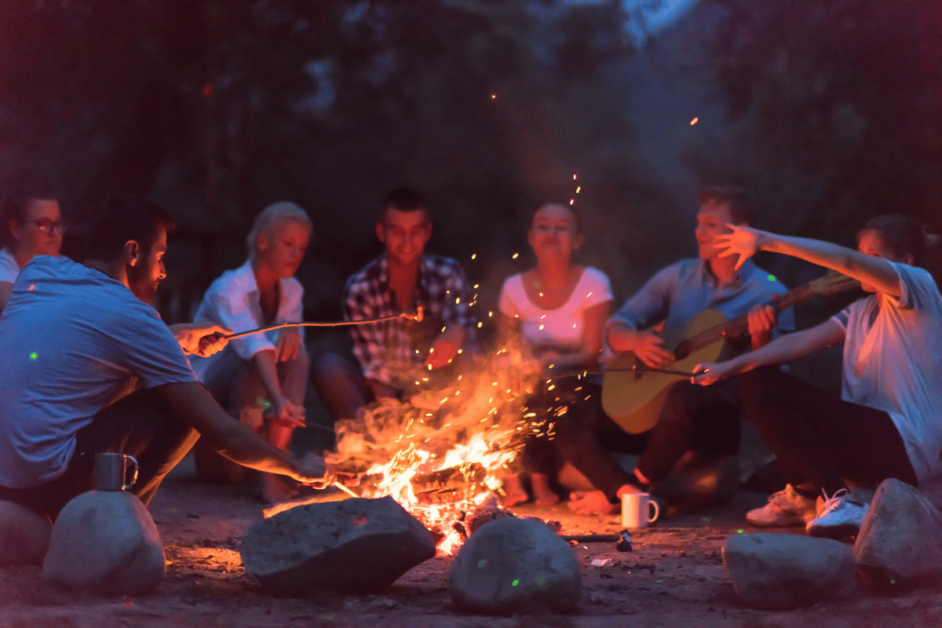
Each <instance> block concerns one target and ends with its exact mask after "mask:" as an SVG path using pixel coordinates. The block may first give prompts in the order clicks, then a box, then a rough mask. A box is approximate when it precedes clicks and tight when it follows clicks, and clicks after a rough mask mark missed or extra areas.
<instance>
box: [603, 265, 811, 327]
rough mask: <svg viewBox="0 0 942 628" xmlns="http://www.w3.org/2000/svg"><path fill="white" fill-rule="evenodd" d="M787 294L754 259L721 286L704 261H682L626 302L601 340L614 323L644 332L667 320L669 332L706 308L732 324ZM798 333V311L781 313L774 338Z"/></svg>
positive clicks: (663, 272)
mask: <svg viewBox="0 0 942 628" xmlns="http://www.w3.org/2000/svg"><path fill="white" fill-rule="evenodd" d="M786 292H788V289H787V288H786V287H785V286H784V285H782V283H781V282H780V281H778V280H777V279H776V278H775V277H773V276H772V275H770V274H769V273H767V272H766V271H764V270H762V269H761V268H759V267H758V266H756V265H755V264H754V263H753V262H752V260H746V262H745V263H744V264H743V265H742V268H740V269H739V272H738V273H737V274H736V277H735V278H734V280H733V281H731V282H729V283H726V284H723V285H719V284H718V282H717V279H716V276H715V275H713V273H711V272H710V270H709V268H708V267H707V263H706V261H705V260H702V259H699V258H695V259H684V260H681V261H679V262H677V263H675V264H671V265H670V266H668V267H667V268H664V269H663V270H661V271H660V272H658V273H657V274H656V275H654V277H652V278H651V279H650V280H649V281H648V282H647V283H646V284H645V285H644V287H642V288H641V289H640V290H639V291H638V292H637V293H636V294H635V295H634V296H633V297H631V298H630V299H628V302H627V303H625V304H624V305H623V306H622V307H621V309H619V310H618V311H617V312H615V314H614V315H613V316H612V317H611V318H610V319H609V320H608V322H607V323H606V324H605V332H603V336H602V337H603V338H605V337H606V336H607V332H608V328H609V327H611V326H612V325H614V324H615V323H623V324H625V325H628V326H629V327H631V328H632V329H635V330H639V329H641V330H643V329H646V328H648V327H651V326H653V325H657V324H659V323H660V322H661V321H666V323H667V328H668V329H672V328H675V327H679V326H681V325H683V324H684V323H686V322H687V321H689V320H690V319H692V318H693V317H694V316H696V315H697V314H699V313H700V312H703V311H704V310H707V309H713V310H718V311H719V312H720V313H721V314H723V316H725V317H726V318H727V320H728V319H731V318H735V317H737V316H740V315H742V314H746V313H747V312H749V310H751V309H752V308H753V306H755V305H758V304H763V303H768V302H769V301H771V300H772V299H773V297H775V296H776V295H783V294H785V293H786ZM794 330H795V312H794V311H793V310H792V308H788V309H787V310H784V311H782V312H780V313H779V315H778V325H777V326H776V327H775V328H774V329H773V330H772V335H773V336H775V337H777V336H779V335H781V334H783V333H787V332H791V331H794Z"/></svg>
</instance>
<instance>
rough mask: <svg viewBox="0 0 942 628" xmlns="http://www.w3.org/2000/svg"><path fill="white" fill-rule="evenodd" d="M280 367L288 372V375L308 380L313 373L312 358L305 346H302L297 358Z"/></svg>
mask: <svg viewBox="0 0 942 628" xmlns="http://www.w3.org/2000/svg"><path fill="white" fill-rule="evenodd" d="M279 366H280V367H281V368H282V369H283V370H284V371H286V372H287V373H286V375H292V376H295V377H300V378H301V379H304V380H306V379H307V378H308V374H309V373H310V371H311V356H310V354H309V353H308V352H307V349H306V348H305V346H304V345H301V347H300V348H299V349H298V354H297V355H296V356H294V357H293V358H291V359H290V360H287V361H285V362H283V363H282V365H279Z"/></svg>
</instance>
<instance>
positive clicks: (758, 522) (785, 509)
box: [746, 484, 816, 528]
mask: <svg viewBox="0 0 942 628" xmlns="http://www.w3.org/2000/svg"><path fill="white" fill-rule="evenodd" d="M815 512H816V510H815V500H813V499H811V498H809V497H805V496H804V495H799V494H798V493H797V492H796V491H795V487H794V486H792V485H791V484H786V485H785V490H783V491H779V492H778V493H773V494H772V495H771V496H769V503H768V504H766V505H765V506H763V507H762V508H756V509H755V510H750V511H749V512H747V513H746V520H747V521H749V523H751V524H752V525H754V526H759V527H763V528H765V527H783V526H803V525H805V524H807V523H808V522H809V521H811V520H812V519H814V517H815Z"/></svg>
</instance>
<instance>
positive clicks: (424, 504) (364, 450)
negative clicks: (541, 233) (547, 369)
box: [328, 347, 545, 556]
mask: <svg viewBox="0 0 942 628" xmlns="http://www.w3.org/2000/svg"><path fill="white" fill-rule="evenodd" d="M474 367H475V368H474V370H473V371H471V372H466V373H463V374H461V375H458V376H457V378H456V379H455V380H454V381H452V382H450V384H449V385H448V386H445V387H442V388H438V389H435V390H429V389H427V388H425V387H427V386H428V385H429V382H428V379H429V378H428V377H426V376H425V375H426V374H422V373H416V375H415V379H414V381H415V385H416V388H415V391H407V395H406V397H405V400H404V401H397V400H394V399H383V400H380V401H379V402H378V403H376V404H373V405H372V406H370V407H369V408H365V409H364V410H362V411H361V413H360V415H359V416H357V418H356V419H352V420H345V421H341V422H340V423H339V424H338V426H337V433H338V443H337V453H336V454H331V455H330V456H329V457H328V462H329V463H330V464H331V465H332V467H333V468H335V469H337V470H339V471H344V472H351V473H357V474H358V475H359V476H360V478H361V488H360V490H359V491H358V492H359V493H360V494H361V495H362V496H363V497H383V496H386V495H389V496H392V497H393V499H395V500H396V501H397V502H399V504H401V505H402V506H403V507H404V508H405V509H406V510H408V511H409V512H410V513H412V514H413V515H414V516H415V517H417V518H418V519H419V520H420V521H422V523H423V524H425V526H426V527H427V528H428V529H429V530H432V531H433V534H434V535H435V536H436V538H437V539H439V543H438V552H439V554H440V555H446V556H450V555H454V554H455V553H456V552H457V550H458V548H460V546H461V544H462V543H463V541H464V540H465V539H466V538H467V536H468V534H470V532H471V531H472V530H473V526H472V527H471V529H470V530H469V525H471V522H472V521H474V520H475V519H476V518H479V517H481V516H483V515H480V514H478V515H475V514H474V513H475V512H476V511H477V509H478V508H479V507H481V506H482V505H483V504H485V502H487V504H488V506H487V507H485V508H484V509H483V510H482V511H481V512H485V511H486V512H490V513H491V515H490V516H491V518H494V516H493V515H494V513H497V512H499V511H500V510H501V509H500V508H499V507H498V506H497V500H496V498H494V497H493V492H494V491H496V490H498V489H499V488H500V486H501V484H502V478H503V476H504V474H506V473H507V468H508V465H509V464H510V463H511V462H512V461H513V460H514V458H515V457H516V455H517V453H518V451H519V450H520V448H521V447H522V445H523V442H524V439H525V438H526V437H528V436H529V435H531V434H533V433H534V431H537V430H540V429H545V428H544V427H543V426H542V424H539V423H538V422H535V421H533V419H532V417H533V415H532V414H527V415H525V414H524V411H523V407H524V404H525V403H526V401H527V399H528V398H529V397H530V396H531V395H532V394H533V390H534V389H535V388H536V384H537V382H538V381H539V365H538V364H537V363H536V362H534V361H532V360H530V359H528V358H526V357H525V356H524V354H523V353H521V352H520V351H519V350H518V349H516V348H513V347H508V348H506V349H503V350H501V351H499V352H497V354H496V355H493V356H491V357H490V358H476V359H475V362H474ZM409 392H414V394H408V393H409ZM488 498H491V499H490V500H488ZM488 520H490V519H488Z"/></svg>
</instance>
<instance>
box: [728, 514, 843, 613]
mask: <svg viewBox="0 0 942 628" xmlns="http://www.w3.org/2000/svg"><path fill="white" fill-rule="evenodd" d="M723 564H724V565H725V566H726V570H727V572H729V577H730V578H731V579H732V581H733V588H734V589H735V590H736V594H737V595H739V597H740V598H742V600H743V601H744V602H746V603H747V604H749V605H750V606H753V607H755V608H762V609H768V610H784V609H790V608H798V607H802V606H810V605H812V604H814V603H815V602H817V601H819V600H822V599H825V598H827V597H830V596H831V595H833V594H834V593H836V592H837V591H839V590H840V589H842V588H843V587H844V586H846V585H848V584H850V583H851V582H852V581H853V579H854V570H855V567H856V565H855V564H854V556H853V553H852V552H851V550H850V547H848V546H846V545H844V544H843V543H839V542H838V541H834V540H832V539H817V538H811V537H807V536H798V535H795V534H773V533H765V532H763V533H758V534H736V535H733V536H731V537H729V538H728V539H726V543H725V544H724V545H723Z"/></svg>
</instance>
